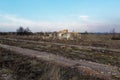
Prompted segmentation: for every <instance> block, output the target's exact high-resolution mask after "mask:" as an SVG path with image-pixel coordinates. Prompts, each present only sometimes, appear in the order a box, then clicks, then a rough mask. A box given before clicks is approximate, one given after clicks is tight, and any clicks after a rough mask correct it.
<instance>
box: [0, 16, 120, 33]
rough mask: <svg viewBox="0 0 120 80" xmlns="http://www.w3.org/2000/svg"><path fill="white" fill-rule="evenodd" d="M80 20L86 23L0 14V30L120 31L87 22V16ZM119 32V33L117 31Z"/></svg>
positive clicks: (94, 22)
mask: <svg viewBox="0 0 120 80" xmlns="http://www.w3.org/2000/svg"><path fill="white" fill-rule="evenodd" d="M79 17H80V19H82V20H87V21H83V22H82V21H79V20H78V21H77V20H73V21H68V22H64V21H59V22H57V21H34V20H29V19H25V18H21V17H18V16H16V15H8V14H7V15H2V14H0V29H1V30H2V29H3V30H8V31H16V29H17V28H18V27H19V26H23V27H29V28H30V29H31V30H32V31H33V32H39V31H59V30H61V29H68V30H70V31H73V30H74V31H77V32H84V31H88V32H92V31H93V32H98V31H101V32H105V31H109V30H111V29H112V28H116V29H117V30H120V27H119V25H117V26H114V25H113V24H111V23H109V25H108V23H104V22H101V21H95V20H93V21H92V20H91V21H90V20H88V19H89V16H79ZM118 32H120V31H118Z"/></svg>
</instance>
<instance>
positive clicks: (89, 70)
mask: <svg viewBox="0 0 120 80" xmlns="http://www.w3.org/2000/svg"><path fill="white" fill-rule="evenodd" d="M0 47H2V48H5V49H7V50H11V51H14V52H16V54H22V55H26V56H29V57H36V58H37V59H40V60H45V61H49V62H52V63H55V64H58V65H60V66H64V67H71V68H76V69H78V70H79V71H80V72H82V73H85V74H88V75H92V76H97V77H100V78H105V79H107V80H109V79H110V77H111V76H113V75H114V76H120V72H119V71H118V68H117V67H114V66H109V65H104V64H99V63H95V62H90V61H85V60H71V59H67V58H65V57H62V56H58V55H54V54H51V53H47V52H39V51H35V50H30V49H23V48H20V47H15V46H9V45H4V44H0ZM110 80H111V79H110Z"/></svg>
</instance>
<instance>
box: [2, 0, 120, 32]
mask: <svg viewBox="0 0 120 80" xmlns="http://www.w3.org/2000/svg"><path fill="white" fill-rule="evenodd" d="M119 8H120V0H0V31H8V32H9V31H16V29H17V28H19V27H20V26H23V27H29V28H30V30H31V31H33V32H40V31H59V30H62V29H68V30H69V31H76V32H85V31H88V32H110V31H111V30H112V29H113V28H115V30H116V32H120V9H119Z"/></svg>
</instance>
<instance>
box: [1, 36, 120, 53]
mask: <svg viewBox="0 0 120 80" xmlns="http://www.w3.org/2000/svg"><path fill="white" fill-rule="evenodd" d="M0 39H3V40H11V41H22V42H30V43H38V44H39V43H47V44H54V45H60V46H66V45H67V46H72V47H78V48H81V49H93V50H98V51H102V52H104V51H110V52H117V53H120V49H110V48H102V47H93V46H80V45H70V44H62V43H51V42H43V41H30V40H20V39H19V40H18V39H11V38H0Z"/></svg>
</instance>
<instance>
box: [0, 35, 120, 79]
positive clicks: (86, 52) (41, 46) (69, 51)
mask: <svg viewBox="0 0 120 80" xmlns="http://www.w3.org/2000/svg"><path fill="white" fill-rule="evenodd" d="M32 37H33V38H32ZM32 37H31V36H15V35H11V36H10V35H9V36H0V43H1V44H6V45H11V46H17V47H21V48H26V49H31V50H36V51H39V52H47V53H48V54H49V53H50V54H53V55H57V56H62V57H65V58H67V59H70V60H74V61H75V60H76V61H78V60H83V61H82V62H84V61H88V62H89V61H90V62H91V63H92V62H95V63H98V64H105V65H108V66H114V67H117V68H118V72H119V73H120V40H111V39H110V37H111V36H110V35H92V34H91V35H90V34H89V35H84V36H83V38H82V39H81V40H75V41H71V40H68V41H66V40H52V39H44V40H42V39H41V38H40V37H39V38H40V39H39V38H38V37H36V36H35V35H34V36H32ZM3 50H4V49H3ZM4 51H6V50H4ZM32 60H33V59H32ZM32 60H31V61H32ZM82 62H81V63H82ZM49 65H52V64H51V63H50V64H49ZM88 65H89V64H88ZM90 65H91V64H90ZM59 66H60V65H59ZM99 67H100V68H102V66H99ZM67 69H68V68H67ZM67 69H66V70H67ZM71 70H72V69H70V70H69V71H71ZM93 70H94V69H93ZM55 74H56V73H55ZM75 74H76V72H75ZM82 76H83V79H82V78H80V79H81V80H97V78H95V77H93V76H91V77H90V76H89V79H88V78H87V77H88V76H87V77H86V76H84V75H82ZM82 76H81V77H82ZM85 77H86V78H87V79H85ZM93 78H94V79H93ZM112 78H113V79H115V80H117V79H118V80H119V79H120V78H119V77H118V76H112ZM80 79H79V78H78V76H77V78H75V79H65V80H80ZM37 80H38V79H37ZM40 80H43V79H40ZM51 80H52V79H51ZM59 80H64V79H59ZM106 80H107V79H106Z"/></svg>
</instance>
